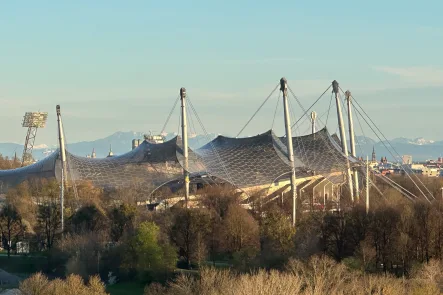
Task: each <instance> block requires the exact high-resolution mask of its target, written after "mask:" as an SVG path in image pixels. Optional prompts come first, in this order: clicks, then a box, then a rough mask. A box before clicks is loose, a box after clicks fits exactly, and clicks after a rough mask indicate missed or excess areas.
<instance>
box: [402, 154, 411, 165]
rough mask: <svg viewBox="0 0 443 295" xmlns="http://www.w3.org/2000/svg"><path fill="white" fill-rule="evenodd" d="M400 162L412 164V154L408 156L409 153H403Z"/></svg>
mask: <svg viewBox="0 0 443 295" xmlns="http://www.w3.org/2000/svg"><path fill="white" fill-rule="evenodd" d="M402 164H403V165H410V164H412V156H410V155H403V157H402Z"/></svg>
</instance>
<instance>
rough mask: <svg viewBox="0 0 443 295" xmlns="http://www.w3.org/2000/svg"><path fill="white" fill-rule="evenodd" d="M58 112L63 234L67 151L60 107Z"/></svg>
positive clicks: (63, 227)
mask: <svg viewBox="0 0 443 295" xmlns="http://www.w3.org/2000/svg"><path fill="white" fill-rule="evenodd" d="M55 109H56V111H57V125H58V141H59V151H60V162H61V164H62V169H61V182H60V214H61V231H62V233H63V231H64V229H65V221H64V212H63V211H64V210H63V209H64V208H65V206H64V201H65V200H64V190H65V179H66V176H67V175H66V151H65V139H64V136H63V123H62V115H61V113H60V105H57V106H56V107H55Z"/></svg>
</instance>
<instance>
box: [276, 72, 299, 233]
mask: <svg viewBox="0 0 443 295" xmlns="http://www.w3.org/2000/svg"><path fill="white" fill-rule="evenodd" d="M280 90H281V92H282V93H283V107H284V112H285V130H286V140H287V142H288V144H287V148H288V160H289V162H290V164H291V194H292V225H293V226H295V222H296V220H297V191H296V189H297V188H296V185H295V166H294V149H293V148H292V131H291V119H290V116H289V109H288V82H287V80H286V78H281V79H280Z"/></svg>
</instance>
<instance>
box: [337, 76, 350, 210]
mask: <svg viewBox="0 0 443 295" xmlns="http://www.w3.org/2000/svg"><path fill="white" fill-rule="evenodd" d="M338 91H339V87H338V82H337V81H336V80H334V81H332V92H333V93H334V94H335V103H336V105H337V117H338V126H339V129H340V141H341V147H342V150H343V153H344V154H345V156H346V158H347V157H348V143H347V140H346V133H345V126H344V124H343V115H342V112H341V100H340V97H339V92H338ZM346 170H347V171H346V172H347V178H348V185H349V193H350V194H351V201H352V202H354V186H353V184H352V176H351V167H350V164H349V160H348V161H347V169H346Z"/></svg>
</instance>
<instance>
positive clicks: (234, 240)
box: [0, 179, 443, 294]
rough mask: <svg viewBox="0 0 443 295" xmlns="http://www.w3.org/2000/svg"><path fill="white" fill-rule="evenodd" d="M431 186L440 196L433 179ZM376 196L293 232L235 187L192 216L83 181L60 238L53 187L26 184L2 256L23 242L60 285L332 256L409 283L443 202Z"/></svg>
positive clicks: (7, 211) (422, 261)
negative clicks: (65, 280) (74, 279)
mask: <svg viewBox="0 0 443 295" xmlns="http://www.w3.org/2000/svg"><path fill="white" fill-rule="evenodd" d="M397 181H404V184H403V185H404V186H407V185H408V182H407V180H406V179H404V180H403V179H397ZM429 181H433V183H432V185H430V186H429V187H430V188H431V189H432V188H434V189H435V190H436V191H437V187H438V186H439V185H441V183H440V180H439V179H435V180H429ZM434 182H435V183H434ZM381 189H382V191H383V196H381V195H379V194H378V193H377V192H375V191H371V210H370V212H369V213H368V214H366V212H365V208H364V207H363V204H355V205H353V206H349V207H348V208H346V210H342V211H340V212H328V211H313V212H308V213H302V212H300V213H299V214H298V216H300V218H299V220H298V221H297V226H296V227H295V228H294V227H292V226H291V222H290V206H291V204H290V202H291V200H290V197H289V196H285V197H284V200H285V202H283V203H281V202H280V201H278V202H270V203H264V202H263V201H262V199H260V198H254V201H253V203H252V204H250V206H245V205H244V204H242V202H241V200H240V199H239V197H238V194H237V193H236V191H235V190H233V189H232V188H228V187H221V186H218V187H209V188H204V189H202V190H200V191H199V199H198V203H197V205H196V207H195V208H192V209H186V208H181V207H180V206H179V205H177V206H174V207H172V208H169V209H165V210H162V211H161V212H160V211H159V212H155V211H154V212H153V211H148V210H147V209H146V207H144V206H137V200H139V199H142V198H146V196H143V192H142V191H134V190H131V189H125V190H114V191H105V190H103V189H100V188H97V187H94V186H93V185H92V184H91V183H88V182H84V183H79V184H78V185H77V190H76V193H74V191H73V188H71V187H68V189H67V191H66V194H65V196H66V206H65V209H64V210H65V211H64V216H65V229H64V231H63V232H62V231H61V227H60V226H61V222H60V218H61V217H60V216H61V214H60V206H59V184H58V183H57V182H56V181H35V182H32V181H31V182H26V183H22V184H21V185H19V186H18V187H17V188H15V189H12V190H10V191H9V192H8V193H7V195H6V201H5V205H4V207H3V209H2V211H1V213H0V230H1V233H2V238H3V245H4V247H5V249H7V250H8V253H9V252H11V251H14V250H16V248H14V247H15V246H14V245H15V244H16V243H17V242H18V241H27V242H29V243H30V246H31V251H33V252H41V253H44V254H45V255H46V257H47V259H48V262H47V267H46V268H45V269H42V271H43V272H46V273H47V274H48V275H51V276H58V277H65V276H68V275H71V274H75V275H79V276H80V277H82V278H83V279H85V280H86V279H88V278H89V277H90V276H94V275H98V276H99V277H100V278H101V279H102V280H103V281H105V282H109V281H115V280H117V281H125V280H134V279H135V280H138V281H140V282H145V283H152V282H160V283H165V282H167V281H169V282H170V284H172V282H176V280H177V279H178V278H179V277H177V275H176V274H177V269H190V270H201V269H205V268H206V267H215V268H223V267H225V268H229V269H231V270H235V271H236V272H239V273H249V274H251V272H252V273H256V271H259V270H260V269H265V270H271V269H273V270H278V271H281V273H280V274H282V275H283V274H284V273H285V270H287V267H288V264H289V263H291V261H294V260H297V261H302V262H303V263H308V261H311V260H312V259H313V257H330V258H331V259H333V260H334V261H336V262H337V263H338V264H339V265H340V267H341V266H343V267H346V268H347V269H349V270H353V271H356V272H358V273H360V274H368V275H381V274H383V275H392V276H402V277H404V278H413V277H414V275H415V270H416V269H417V267H418V265H427V264H429V263H431V262H432V261H437V262H438V261H441V260H442V255H443V253H442V251H443V203H442V202H441V199H438V200H434V201H432V202H431V203H428V202H421V201H416V202H411V201H409V200H407V199H405V198H404V197H402V196H401V195H400V194H399V193H398V192H397V191H396V190H393V189H392V188H389V187H383V186H381ZM411 190H412V188H411ZM438 193H440V192H438ZM116 196H118V197H116ZM134 196H135V197H134ZM435 196H439V194H438V195H437V194H436V195H435ZM310 267H314V266H310ZM232 275H233V274H232ZM111 278H112V279H111ZM157 287H158V286H157ZM152 288H156V287H155V285H154V287H152ZM158 288H160V287H158ZM196 288H197V287H196ZM408 288H409V287H408ZM151 291H152V290H151ZM151 291H149V292H151ZM300 294H301V293H300Z"/></svg>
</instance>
